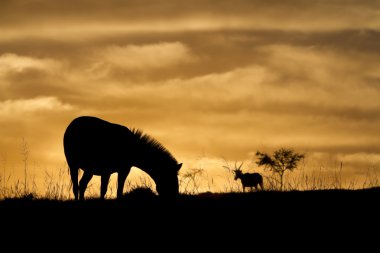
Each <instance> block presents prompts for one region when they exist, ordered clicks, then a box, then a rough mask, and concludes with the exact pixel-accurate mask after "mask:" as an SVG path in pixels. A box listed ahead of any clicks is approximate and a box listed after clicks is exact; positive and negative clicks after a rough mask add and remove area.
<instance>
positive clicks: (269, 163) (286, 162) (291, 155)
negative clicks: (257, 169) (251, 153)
mask: <svg viewBox="0 0 380 253" xmlns="http://www.w3.org/2000/svg"><path fill="white" fill-rule="evenodd" d="M256 156H257V159H258V161H257V162H256V163H257V165H259V166H265V167H266V168H268V169H269V170H270V171H272V172H273V173H276V174H278V175H279V177H280V189H281V190H282V189H283V179H284V173H285V171H287V170H289V171H293V170H294V169H295V168H296V167H297V164H298V162H299V161H300V160H301V159H303V158H304V157H305V154H302V153H296V152H294V151H293V150H292V149H286V148H280V149H279V150H276V151H274V154H273V156H270V155H268V154H266V153H261V152H259V151H257V152H256Z"/></svg>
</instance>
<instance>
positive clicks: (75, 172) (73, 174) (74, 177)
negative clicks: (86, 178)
mask: <svg viewBox="0 0 380 253" xmlns="http://www.w3.org/2000/svg"><path fill="white" fill-rule="evenodd" d="M69 169H70V177H71V182H72V183H73V193H74V197H75V200H78V170H79V168H78V167H76V166H73V165H69Z"/></svg>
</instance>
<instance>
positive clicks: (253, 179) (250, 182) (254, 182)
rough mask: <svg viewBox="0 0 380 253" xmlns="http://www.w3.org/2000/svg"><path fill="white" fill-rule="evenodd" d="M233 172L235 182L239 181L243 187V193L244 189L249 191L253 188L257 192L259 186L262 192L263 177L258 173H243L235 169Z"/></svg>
mask: <svg viewBox="0 0 380 253" xmlns="http://www.w3.org/2000/svg"><path fill="white" fill-rule="evenodd" d="M234 172H235V180H238V179H240V181H241V184H242V185H243V192H245V188H246V187H249V188H251V189H252V187H255V189H256V190H258V186H259V185H260V188H261V190H264V185H263V177H262V176H261V175H260V174H259V173H243V172H242V171H241V170H240V169H236V170H234Z"/></svg>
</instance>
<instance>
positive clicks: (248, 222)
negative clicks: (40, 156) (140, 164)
mask: <svg viewBox="0 0 380 253" xmlns="http://www.w3.org/2000/svg"><path fill="white" fill-rule="evenodd" d="M379 203H380V188H372V189H365V190H328V191H305V192H302V191H293V192H253V193H245V194H244V193H223V194H216V193H204V194H200V195H192V196H190V195H180V196H179V198H178V199H177V200H176V201H175V202H167V201H162V200H160V199H159V198H158V197H157V196H155V195H154V194H153V193H151V192H150V191H146V190H145V191H144V190H140V191H135V192H133V193H130V194H126V195H125V197H124V198H123V199H122V200H106V201H101V200H98V199H89V200H86V201H84V202H75V201H55V200H41V199H6V200H3V201H1V202H0V217H1V218H2V221H1V231H5V232H6V237H7V236H10V237H12V235H13V236H15V235H16V234H17V235H20V232H21V235H23V236H26V238H24V239H28V237H30V238H34V236H35V235H39V236H41V237H43V238H44V237H45V238H50V237H52V238H56V239H57V238H61V237H62V236H65V237H66V239H67V240H68V242H69V241H70V240H72V239H73V238H76V239H77V240H79V241H81V239H80V238H87V237H90V238H92V239H91V242H92V243H98V242H101V241H104V240H106V241H107V240H108V239H110V238H113V236H116V237H117V238H120V237H121V238H123V239H122V241H121V242H123V240H124V241H128V242H131V241H133V240H134V239H136V238H139V239H141V238H146V243H143V244H142V245H141V246H142V247H143V246H144V245H145V246H152V245H151V242H152V239H153V238H156V239H157V238H160V242H164V241H168V242H169V241H172V240H174V241H176V242H181V243H184V244H185V245H187V246H186V247H190V246H191V245H194V243H196V245H201V244H198V243H200V242H210V241H212V242H214V243H216V244H217V245H219V246H220V243H225V244H226V245H228V246H231V245H232V246H233V247H234V246H236V247H241V245H244V244H249V243H250V241H257V240H264V241H267V240H268V241H270V242H272V243H273V245H271V244H269V245H267V246H271V247H272V246H273V247H276V244H277V243H279V242H281V240H285V241H286V242H288V243H289V242H290V241H293V240H295V242H296V245H299V244H298V243H299V240H301V241H304V242H305V240H306V241H308V242H310V240H311V241H312V242H313V244H315V245H314V246H313V247H317V246H318V245H321V244H322V245H324V244H325V243H328V242H330V243H334V244H335V245H336V244H337V243H338V244H339V243H342V245H347V243H354V242H355V243H357V242H358V238H359V237H361V236H364V237H365V238H368V240H370V238H372V236H373V237H375V238H377V239H376V241H377V240H378V239H379V238H380V234H379V232H378V231H379V230H380V222H379V221H380V207H379ZM41 231H42V233H41ZM372 231H373V232H372ZM213 236H216V237H215V238H217V241H213V240H214V239H212V238H213ZM3 237H4V236H3ZM30 238H29V239H30ZM238 238H240V239H239V240H243V242H245V243H243V244H241V243H237V242H236V240H237V239H238ZM339 238H343V239H339ZM111 240H112V239H111ZM244 240H245V241H244ZM247 240H248V241H247ZM353 240H355V241H353ZM192 241H193V244H191V242H192ZM360 243H362V241H360ZM363 243H364V242H363ZM208 245H210V244H208ZM366 245H368V242H367V243H366ZM182 246H184V245H183V244H182ZM277 246H278V245H277ZM284 246H285V245H284ZM288 246H290V245H288Z"/></svg>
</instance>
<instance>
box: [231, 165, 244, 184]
mask: <svg viewBox="0 0 380 253" xmlns="http://www.w3.org/2000/svg"><path fill="white" fill-rule="evenodd" d="M242 166H243V162H242V163H241V164H240V166H239V167H237V166H236V162H235V169H234V170H233V172H234V173H235V180H238V179H239V178H240V177H241V176H242V175H243V172H242V171H241V167H242Z"/></svg>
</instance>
